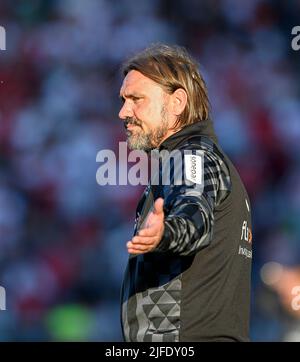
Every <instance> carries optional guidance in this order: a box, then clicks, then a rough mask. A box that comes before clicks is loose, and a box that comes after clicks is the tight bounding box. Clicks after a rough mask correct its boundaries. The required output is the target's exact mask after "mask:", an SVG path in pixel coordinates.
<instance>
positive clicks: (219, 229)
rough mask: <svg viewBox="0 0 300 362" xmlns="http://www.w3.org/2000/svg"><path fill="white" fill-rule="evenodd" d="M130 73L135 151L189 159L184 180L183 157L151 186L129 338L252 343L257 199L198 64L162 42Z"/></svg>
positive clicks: (132, 276) (126, 295)
mask: <svg viewBox="0 0 300 362" xmlns="http://www.w3.org/2000/svg"><path fill="white" fill-rule="evenodd" d="M124 76H125V78H124V81H123V84H122V87H121V90H120V96H121V99H122V100H123V106H122V108H121V110H120V113H119V117H120V118H121V119H122V120H123V121H124V125H125V127H126V132H127V137H128V145H129V147H130V148H131V149H141V150H146V151H148V152H149V151H150V150H154V149H156V150H158V151H160V152H162V151H165V152H172V151H175V150H176V151H177V152H179V153H180V154H182V155H183V157H182V160H183V165H182V167H183V173H182V183H181V184H179V183H178V182H175V181H178V177H177V176H176V175H175V174H176V172H177V171H175V168H176V167H175V166H176V165H175V162H174V164H173V166H172V176H171V181H170V184H164V183H163V182H159V184H158V185H153V184H151V182H150V183H149V185H148V187H147V188H146V190H145V192H144V194H143V196H142V199H141V200H140V202H139V204H138V207H137V213H136V216H137V218H136V226H135V230H134V236H133V238H132V240H130V241H128V242H127V249H128V252H129V261H128V266H127V269H126V273H125V278H124V282H123V287H122V296H121V299H122V329H123V334H124V339H125V340H126V341H148V342H149V341H151V342H158V341H163V342H167V341H170V342H175V341H180V342H182V341H248V340H249V304H250V273H251V257H252V251H251V241H252V234H251V219H250V202H249V198H248V196H247V193H246V191H245V189H244V186H243V184H242V182H241V180H240V178H239V176H238V174H237V171H236V170H235V168H234V166H233V165H232V163H231V162H230V160H229V159H228V158H227V156H226V155H225V154H224V152H223V151H222V150H221V148H220V146H219V145H218V143H217V138H216V136H215V133H214V131H213V127H212V123H211V121H210V119H209V101H208V96H207V89H206V86H205V83H204V81H203V79H202V77H201V75H200V73H199V71H198V67H197V64H196V62H195V61H194V60H193V59H192V58H191V57H190V56H189V55H188V53H187V52H186V51H185V50H184V49H183V48H180V47H169V46H166V45H154V46H151V47H150V48H148V49H146V50H144V51H142V52H141V53H139V54H137V55H136V56H134V57H133V58H132V59H130V60H129V61H128V62H127V63H126V64H125V65H124ZM188 152H189V153H188ZM160 159H161V167H160V173H163V170H164V164H165V161H166V159H164V157H163V156H160ZM179 169H180V167H179Z"/></svg>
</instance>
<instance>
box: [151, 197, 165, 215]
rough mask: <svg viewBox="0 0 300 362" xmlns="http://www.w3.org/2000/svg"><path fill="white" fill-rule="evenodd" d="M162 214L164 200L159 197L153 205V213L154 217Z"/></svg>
mask: <svg viewBox="0 0 300 362" xmlns="http://www.w3.org/2000/svg"><path fill="white" fill-rule="evenodd" d="M163 212H164V199H163V198H161V197H159V198H158V199H157V200H156V201H155V203H154V209H153V213H154V214H156V215H159V214H162V213H163Z"/></svg>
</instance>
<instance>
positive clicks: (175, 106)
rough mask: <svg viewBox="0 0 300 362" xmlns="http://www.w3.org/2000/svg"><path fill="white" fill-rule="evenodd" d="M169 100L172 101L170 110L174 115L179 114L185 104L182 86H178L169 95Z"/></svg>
mask: <svg viewBox="0 0 300 362" xmlns="http://www.w3.org/2000/svg"><path fill="white" fill-rule="evenodd" d="M171 98H172V100H171V102H172V112H173V114H174V115H175V116H177V117H178V116H180V115H181V113H182V112H183V111H184V109H185V106H186V104H187V94H186V91H185V90H184V89H183V88H178V89H176V91H175V92H174V93H173V94H172V95H171Z"/></svg>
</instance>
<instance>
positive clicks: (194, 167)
mask: <svg viewBox="0 0 300 362" xmlns="http://www.w3.org/2000/svg"><path fill="white" fill-rule="evenodd" d="M202 160H203V158H202V156H200V155H184V170H185V178H186V179H187V180H188V181H191V182H194V183H196V184H202V179H203V166H202Z"/></svg>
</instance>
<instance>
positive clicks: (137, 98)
mask: <svg viewBox="0 0 300 362" xmlns="http://www.w3.org/2000/svg"><path fill="white" fill-rule="evenodd" d="M140 99H141V98H140V97H132V100H133V101H134V102H137V101H139V100H140Z"/></svg>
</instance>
